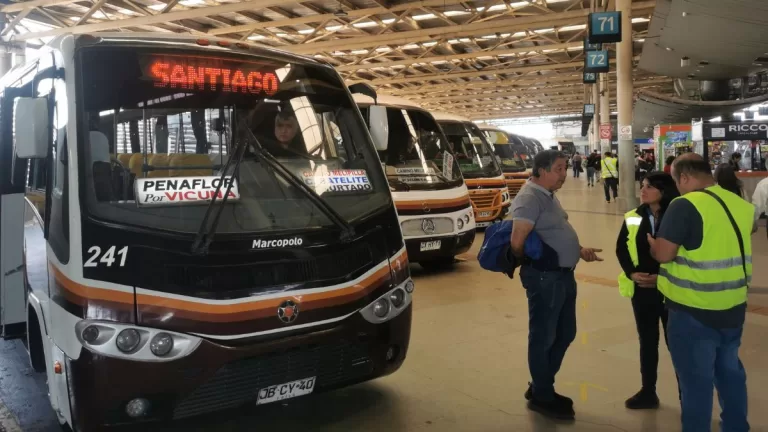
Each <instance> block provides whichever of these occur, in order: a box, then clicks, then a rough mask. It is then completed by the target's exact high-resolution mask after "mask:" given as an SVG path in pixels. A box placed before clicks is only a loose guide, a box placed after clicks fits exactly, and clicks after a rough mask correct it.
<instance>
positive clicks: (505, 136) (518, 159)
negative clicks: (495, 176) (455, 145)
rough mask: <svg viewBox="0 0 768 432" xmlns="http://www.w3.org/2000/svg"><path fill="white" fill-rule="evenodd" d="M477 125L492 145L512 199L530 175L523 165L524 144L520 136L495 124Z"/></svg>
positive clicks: (529, 171)
mask: <svg viewBox="0 0 768 432" xmlns="http://www.w3.org/2000/svg"><path fill="white" fill-rule="evenodd" d="M477 127H479V128H480V130H481V131H483V134H485V137H486V138H487V139H488V141H489V142H490V143H491V145H492V146H493V151H494V153H495V154H496V159H497V160H498V161H499V164H500V165H501V170H502V171H503V172H504V180H505V181H506V182H507V189H508V190H509V195H510V197H512V199H514V198H515V196H517V193H518V192H520V189H521V188H522V187H523V185H525V181H526V180H527V179H528V177H530V176H531V170H530V169H529V168H528V167H526V165H525V158H524V157H527V155H526V154H525V153H522V149H524V148H525V145H524V144H523V143H522V141H519V140H520V138H519V137H517V136H515V135H513V134H510V133H508V132H506V131H504V130H503V129H500V128H499V127H497V126H493V125H490V124H487V123H481V124H478V125H477Z"/></svg>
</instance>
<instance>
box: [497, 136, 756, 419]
mask: <svg viewBox="0 0 768 432" xmlns="http://www.w3.org/2000/svg"><path fill="white" fill-rule="evenodd" d="M577 156H578V155H577ZM575 158H576V156H574V160H572V162H574V163H573V166H574V176H578V174H577V172H576V163H575V162H576V160H575ZM567 160H568V157H567V156H566V155H565V154H563V153H561V152H558V151H556V150H547V151H543V152H540V153H538V154H537V155H536V156H535V157H534V162H533V172H532V176H531V178H530V179H529V180H528V182H527V183H526V185H525V186H524V187H523V188H522V190H521V191H520V193H519V194H518V195H517V197H516V198H515V200H514V202H513V205H512V219H513V226H512V234H511V238H510V243H511V249H512V252H513V254H514V255H515V256H516V257H517V259H518V262H520V263H522V264H521V269H520V277H521V281H522V283H523V286H524V287H525V289H526V295H527V298H528V308H529V343H528V362H529V368H530V373H531V378H532V380H531V383H530V386H529V388H528V390H527V391H526V393H525V398H526V399H527V400H528V407H529V409H531V410H533V411H537V412H539V413H541V414H543V415H546V416H549V417H553V418H560V419H563V418H565V419H569V418H573V417H574V415H575V411H574V409H573V401H572V400H571V399H569V398H567V397H565V396H562V395H560V394H558V393H556V392H555V386H554V384H555V376H556V374H557V372H558V370H559V369H560V366H561V364H562V361H563V358H564V357H565V353H566V351H567V349H568V346H569V345H570V343H571V342H572V341H573V340H574V338H575V336H576V281H575V278H574V269H575V268H576V266H577V264H578V263H579V261H582V260H583V261H586V262H592V261H602V258H600V257H599V256H598V253H600V252H601V250H600V249H594V248H590V247H584V246H582V244H581V242H580V240H579V236H578V234H577V233H576V231H575V230H574V228H573V227H572V226H571V225H570V223H569V222H568V216H567V213H566V212H565V210H563V208H562V206H561V205H560V202H559V201H558V199H557V197H556V195H555V192H556V191H557V190H558V189H560V188H561V187H562V186H563V183H564V182H565V179H566V177H567V174H568V173H567ZM595 161H597V163H596V162H595ZM578 162H579V168H581V167H580V166H581V164H582V163H584V158H582V157H580V156H579V157H578ZM637 162H638V164H639V163H640V160H639V159H638V161H637ZM585 165H586V167H587V180H588V181H587V184H588V187H592V186H594V182H595V180H594V177H595V173H596V172H598V171H599V172H600V177H602V180H603V183H604V185H605V186H604V188H605V193H606V201H608V202H610V198H611V196H610V195H609V190H610V191H611V192H613V194H612V196H613V198H614V200H615V199H616V187H615V184H617V183H618V161H617V159H616V158H615V156H614V155H613V154H611V153H609V152H607V153H605V154H604V155H603V157H602V158H601V157H600V154H599V153H593V154H590V155H589V156H588V157H587V158H586V163H585ZM724 165H725V164H724ZM598 167H599V168H598ZM667 167H668V169H667ZM640 181H641V187H640V201H641V205H640V206H639V207H637V208H636V209H632V210H630V211H628V212H627V213H626V214H625V215H624V222H623V224H622V226H621V229H620V230H619V233H618V237H617V240H616V257H617V260H618V262H619V264H620V267H621V269H622V273H621V275H620V276H619V279H618V283H619V292H620V294H621V295H622V296H624V297H627V298H630V299H631V303H632V309H633V312H634V317H635V322H636V327H637V333H638V339H639V344H640V372H641V377H642V380H641V387H640V390H639V391H638V392H637V393H636V394H634V395H632V396H631V397H629V398H628V399H627V400H626V403H625V405H626V407H627V408H628V409H654V408H657V407H658V406H659V403H660V401H659V397H658V395H657V392H656V382H657V378H658V373H657V369H658V363H659V342H660V339H661V334H662V333H663V335H664V339H665V341H666V343H667V346H668V349H669V351H670V354H671V357H672V362H673V365H674V369H675V373H676V375H677V382H678V391H679V399H680V401H679V402H680V405H681V411H682V415H681V419H682V426H683V431H684V432H707V431H709V430H710V425H711V417H712V405H713V404H712V402H713V388H716V389H717V392H718V397H719V400H720V407H721V408H722V414H721V420H722V430H727V431H734V432H741V431H747V430H749V424H748V422H747V387H746V372H745V370H744V367H743V365H742V363H741V361H740V359H739V353H738V349H739V345H740V342H741V337H742V332H743V327H744V321H745V314H746V301H747V287H748V285H749V283H750V280H751V276H752V245H751V234H752V233H753V232H754V231H755V230H756V229H757V218H756V217H755V216H756V215H757V214H758V213H757V212H759V211H760V209H757V210H756V207H755V206H754V205H753V204H751V203H749V202H748V201H747V200H745V199H744V198H743V188H742V187H741V185H740V183H739V181H738V178H737V177H736V176H735V171H734V169H733V167H732V166H720V167H718V169H717V170H716V172H715V174H714V175H713V174H712V171H711V168H710V166H709V163H708V162H706V161H705V160H704V159H703V158H702V157H701V156H698V155H696V154H693V153H688V154H685V155H682V156H679V157H677V158H672V159H671V160H669V159H668V160H666V161H665V169H664V171H654V169H653V165H651V166H650V169H647V172H645V173H643V175H642V178H641V179H640ZM764 183H765V187H764V188H765V189H766V191H765V193H766V195H767V196H766V198H768V181H764ZM763 211H765V209H764V208H763ZM531 232H535V233H536V234H538V235H539V237H540V238H541V240H542V241H543V242H544V244H546V245H547V246H548V247H550V248H551V249H552V250H553V253H548V254H544V255H542V256H541V257H540V258H538V259H532V258H530V257H527V256H526V250H525V244H526V239H527V237H528V235H529V234H530V233H531ZM659 324H661V329H662V330H661V331H660V330H659Z"/></svg>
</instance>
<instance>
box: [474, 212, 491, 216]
mask: <svg viewBox="0 0 768 432" xmlns="http://www.w3.org/2000/svg"><path fill="white" fill-rule="evenodd" d="M492 214H493V212H489V211H484V212H480V214H479V215H477V217H491V215H492Z"/></svg>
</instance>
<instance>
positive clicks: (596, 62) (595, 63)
mask: <svg viewBox="0 0 768 432" xmlns="http://www.w3.org/2000/svg"><path fill="white" fill-rule="evenodd" d="M584 72H596V73H604V72H608V51H607V50H602V51H589V52H587V55H586V57H584Z"/></svg>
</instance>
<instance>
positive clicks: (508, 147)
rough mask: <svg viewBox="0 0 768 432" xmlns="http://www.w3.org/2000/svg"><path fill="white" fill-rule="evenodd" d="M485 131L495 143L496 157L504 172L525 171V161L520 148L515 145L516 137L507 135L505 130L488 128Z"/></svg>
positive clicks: (493, 143)
mask: <svg viewBox="0 0 768 432" xmlns="http://www.w3.org/2000/svg"><path fill="white" fill-rule="evenodd" d="M483 133H484V134H485V136H486V137H487V138H488V141H490V142H491V143H492V145H493V152H494V153H495V154H496V159H497V160H498V162H499V164H500V165H501V170H502V171H504V172H521V171H525V168H526V167H525V162H524V161H523V157H522V155H521V154H520V153H519V149H518V148H515V147H514V146H513V144H514V142H515V141H514V137H511V136H509V135H507V134H506V133H504V132H501V131H498V130H493V129H488V130H484V131H483Z"/></svg>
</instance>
